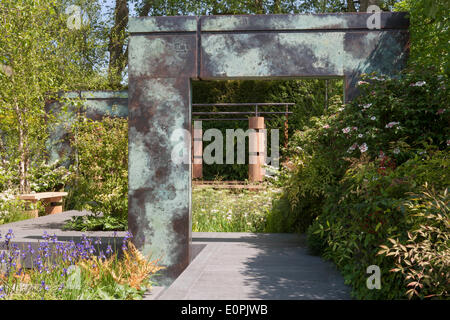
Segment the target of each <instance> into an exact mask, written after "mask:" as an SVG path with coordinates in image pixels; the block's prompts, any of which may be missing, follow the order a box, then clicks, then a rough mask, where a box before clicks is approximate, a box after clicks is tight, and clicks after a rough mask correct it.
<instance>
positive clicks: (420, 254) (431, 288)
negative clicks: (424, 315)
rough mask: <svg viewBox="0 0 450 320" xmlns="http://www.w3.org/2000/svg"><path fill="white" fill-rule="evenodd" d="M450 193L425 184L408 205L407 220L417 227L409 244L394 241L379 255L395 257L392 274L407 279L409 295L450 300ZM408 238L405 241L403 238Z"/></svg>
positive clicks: (410, 237)
mask: <svg viewBox="0 0 450 320" xmlns="http://www.w3.org/2000/svg"><path fill="white" fill-rule="evenodd" d="M447 191H448V189H445V190H444V191H442V192H440V193H437V192H435V191H434V189H431V190H430V189H429V188H428V185H427V184H425V187H424V188H423V191H422V193H420V194H413V195H412V197H411V199H409V200H408V201H406V202H405V205H406V209H407V217H406V219H408V220H410V221H411V222H410V223H411V224H413V225H414V228H412V229H411V230H410V231H408V232H407V236H408V237H407V240H406V241H405V240H400V239H399V238H396V239H392V238H389V239H388V240H389V241H390V243H389V246H388V245H381V246H380V247H381V248H382V249H381V250H380V251H379V252H378V254H379V255H384V256H386V257H389V256H392V258H393V259H392V262H393V263H394V264H395V268H393V269H391V270H390V271H391V272H395V273H399V274H401V275H402V276H403V281H404V283H405V285H404V288H405V289H404V290H405V295H406V296H407V297H408V298H409V299H411V298H414V297H419V298H421V299H423V298H441V299H448V298H449V296H450V232H449V230H450V215H449V207H448V201H449V197H448V192H447ZM403 238H404V237H403Z"/></svg>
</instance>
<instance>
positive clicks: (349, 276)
mask: <svg viewBox="0 0 450 320" xmlns="http://www.w3.org/2000/svg"><path fill="white" fill-rule="evenodd" d="M428 153H431V151H428ZM383 164H385V161H382V159H377V160H376V161H369V158H368V157H367V156H366V157H362V158H361V159H359V161H355V162H354V163H352V164H351V165H350V167H349V169H348V170H347V172H346V174H345V175H344V177H343V178H342V179H341V181H340V183H339V185H337V186H336V187H335V189H334V191H333V192H330V193H329V195H328V196H327V198H326V201H325V203H324V206H323V209H322V210H323V211H322V213H321V214H320V215H319V216H318V217H317V218H316V220H315V221H314V223H313V224H312V225H311V226H310V227H309V228H308V232H307V236H308V241H311V242H310V246H311V249H312V250H313V251H316V252H318V253H319V254H321V255H322V256H323V257H324V258H326V259H329V260H331V261H333V262H334V263H335V264H336V265H337V266H338V268H339V269H340V270H341V272H342V274H343V276H344V278H345V280H346V283H348V284H350V285H351V286H352V287H353V294H354V295H355V297H357V298H359V299H380V298H381V299H400V298H404V297H405V295H404V290H403V288H404V277H403V276H402V275H401V274H393V273H392V272H390V270H391V269H393V268H394V262H393V261H391V260H389V259H386V258H385V257H382V256H380V255H377V253H378V251H379V248H380V246H381V245H385V244H386V241H387V239H388V238H396V239H399V241H407V239H408V232H410V231H411V230H414V228H416V227H417V224H418V220H417V219H413V218H412V216H411V214H409V213H408V212H409V209H408V206H409V204H408V202H407V200H409V199H410V196H409V194H410V192H412V191H414V190H417V188H418V187H419V186H420V183H422V181H424V180H425V181H432V182H431V183H432V185H433V186H438V187H439V188H441V187H442V186H445V185H448V184H449V176H448V171H449V170H448V168H449V159H448V151H437V152H435V153H434V154H433V156H432V157H428V158H425V159H421V158H418V157H416V158H413V159H410V160H408V161H407V162H405V163H403V164H402V165H400V166H399V167H398V168H394V169H388V170H380V168H381V166H380V165H383ZM436 171H438V172H440V175H436ZM427 173H428V175H427ZM448 231H449V230H448V228H447V230H446V231H445V230H444V229H443V232H447V236H448V234H449V232H448ZM370 265H378V266H379V267H380V268H381V271H382V274H381V278H382V287H381V289H380V290H369V289H368V288H367V287H366V280H367V274H366V268H367V267H368V266H370Z"/></svg>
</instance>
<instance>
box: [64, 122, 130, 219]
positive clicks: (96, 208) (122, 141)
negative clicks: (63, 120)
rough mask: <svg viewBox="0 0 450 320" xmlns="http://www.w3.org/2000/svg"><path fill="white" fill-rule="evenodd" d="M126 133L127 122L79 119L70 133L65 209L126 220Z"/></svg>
mask: <svg viewBox="0 0 450 320" xmlns="http://www.w3.org/2000/svg"><path fill="white" fill-rule="evenodd" d="M127 130H128V123H127V119H119V118H107V117H105V118H104V119H102V120H101V121H93V120H89V119H87V118H85V117H81V118H80V121H78V123H77V125H76V126H74V132H73V136H74V138H73V140H72V147H73V148H74V149H75V150H76V152H75V153H76V159H75V165H74V166H73V167H72V169H71V170H72V172H73V173H72V176H71V183H70V186H69V196H68V199H67V206H68V208H70V209H77V210H90V211H92V212H93V213H95V214H99V213H103V215H104V216H112V217H114V218H117V219H119V220H122V221H126V220H127V219H128V218H127V217H128V134H127V132H128V131H127Z"/></svg>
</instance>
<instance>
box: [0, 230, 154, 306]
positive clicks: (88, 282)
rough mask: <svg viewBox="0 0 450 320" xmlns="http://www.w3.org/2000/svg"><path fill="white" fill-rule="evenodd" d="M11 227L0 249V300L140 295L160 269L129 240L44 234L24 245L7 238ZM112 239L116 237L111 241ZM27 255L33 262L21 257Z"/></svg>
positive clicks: (72, 298) (101, 297) (10, 232)
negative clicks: (118, 244)
mask: <svg viewBox="0 0 450 320" xmlns="http://www.w3.org/2000/svg"><path fill="white" fill-rule="evenodd" d="M13 237H14V233H13V231H12V230H9V231H8V232H7V233H6V234H4V235H3V238H4V240H3V243H2V248H1V249H2V250H4V251H2V253H1V254H0V299H7V300H10V299H11V300H15V299H20V300H34V299H39V300H43V299H45V300H79V299H83V300H84V299H89V300H96V299H102V300H105V299H140V298H142V296H143V294H144V293H145V291H146V290H147V289H149V288H150V287H151V285H152V280H151V277H152V276H153V275H155V274H157V272H158V271H159V270H160V269H162V267H160V266H158V261H157V260H154V261H150V260H149V259H148V258H146V257H144V256H143V255H142V254H141V253H140V252H139V250H137V249H136V248H135V247H134V245H133V244H132V243H131V242H130V241H129V239H130V238H131V234H129V233H128V234H127V236H126V237H125V238H124V239H123V241H122V246H121V248H120V249H121V250H122V255H121V257H119V256H118V250H119V248H112V247H111V245H108V247H107V248H106V250H105V252H103V251H101V250H100V247H99V246H100V245H101V240H100V239H93V238H89V237H86V236H83V238H82V240H81V242H80V243H75V242H73V241H70V242H61V241H58V239H57V237H56V236H50V235H48V234H47V233H44V235H43V237H42V238H43V239H42V241H40V242H39V246H38V248H33V247H32V246H31V245H28V248H27V249H26V250H20V249H19V247H18V246H17V245H16V244H14V243H11V241H12V239H13ZM114 243H115V242H114ZM26 259H30V260H31V264H32V265H31V267H28V268H26V267H25V264H23V265H22V262H23V261H25V260H26Z"/></svg>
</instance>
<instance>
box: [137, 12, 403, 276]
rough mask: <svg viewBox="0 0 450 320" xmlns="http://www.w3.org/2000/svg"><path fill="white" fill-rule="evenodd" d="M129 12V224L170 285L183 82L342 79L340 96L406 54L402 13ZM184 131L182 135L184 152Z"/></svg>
mask: <svg viewBox="0 0 450 320" xmlns="http://www.w3.org/2000/svg"><path fill="white" fill-rule="evenodd" d="M370 16H371V14H366V13H358V14H322V15H315V14H308V15H253V16H204V17H146V18H132V19H130V26H129V30H130V34H131V37H130V44H129V92H128V93H129V226H130V230H131V231H132V233H133V234H134V241H135V243H136V245H137V246H138V247H139V248H140V249H141V250H143V252H144V253H145V254H153V256H154V257H160V258H161V263H162V264H163V265H165V266H167V269H166V273H165V277H164V279H163V280H164V281H163V283H167V284H168V283H170V282H171V281H172V280H173V279H174V278H175V277H176V276H177V275H179V274H180V273H181V272H182V271H183V269H184V268H185V267H186V266H187V265H188V263H189V256H190V247H189V244H190V240H191V225H190V220H191V207H190V203H191V166H190V165H188V164H177V163H175V162H174V161H172V159H171V154H172V151H173V150H174V148H175V147H176V146H177V145H178V143H179V140H177V139H171V137H172V134H173V133H174V132H176V130H177V129H185V130H187V131H190V123H191V118H190V117H191V94H190V92H191V87H190V82H191V81H192V80H201V79H207V80H226V79H274V78H301V77H336V76H341V77H345V81H346V88H345V98H346V100H349V99H352V98H353V97H354V96H355V95H356V94H357V89H356V83H357V81H358V78H359V76H360V74H361V73H368V72H372V71H377V72H380V73H383V74H385V75H388V76H392V75H394V74H395V73H396V72H398V71H399V70H401V69H402V68H403V67H404V66H405V63H406V58H407V53H408V20H407V19H406V18H405V14H404V13H381V28H380V29H378V30H377V29H375V30H369V29H368V28H367V20H368V18H369V17H370ZM190 145H191V139H189V138H187V139H185V140H184V151H185V152H186V153H187V154H188V158H189V159H190V157H191V155H190V150H191V146H190Z"/></svg>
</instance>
